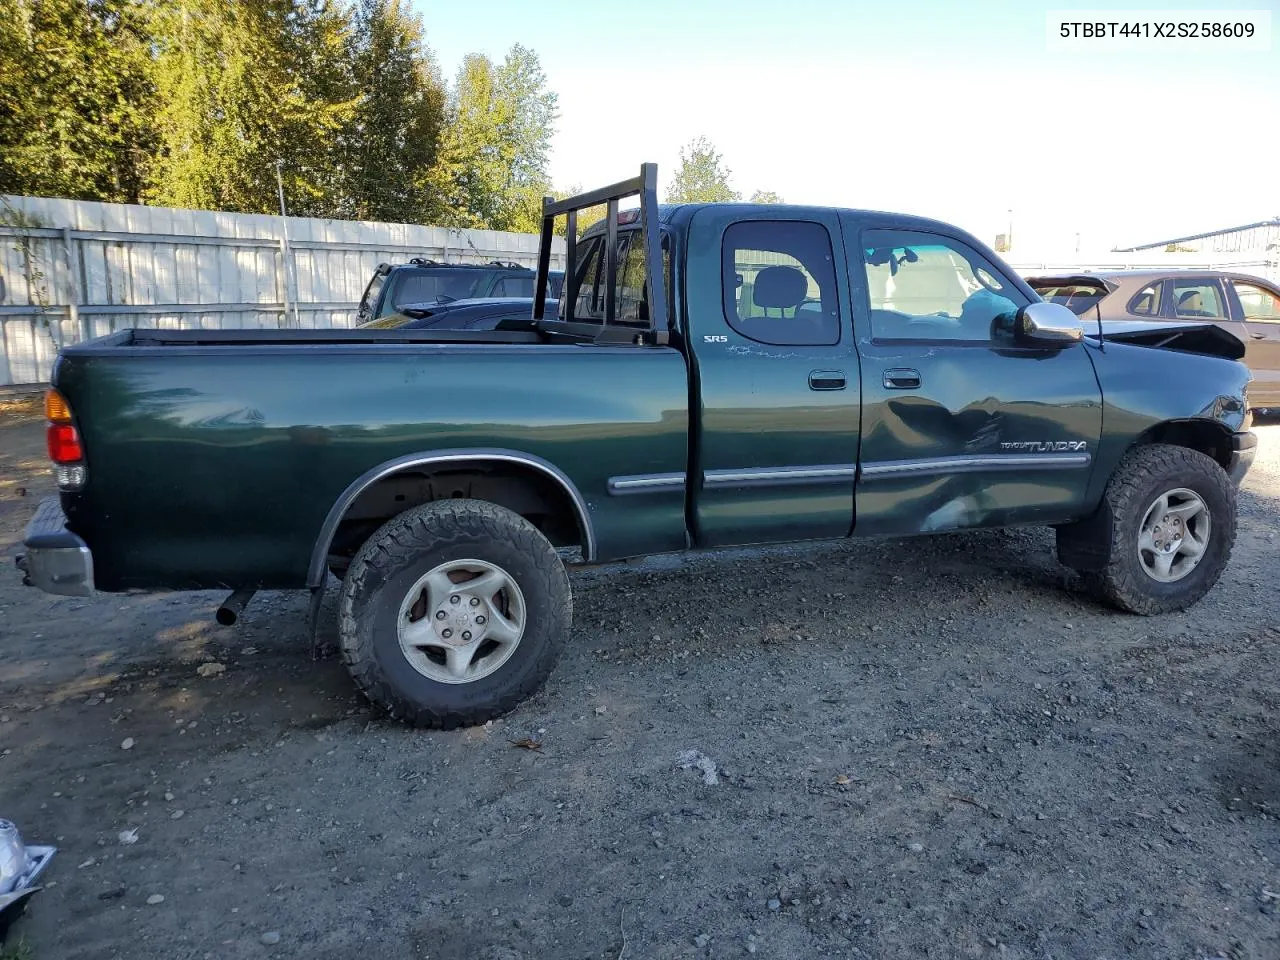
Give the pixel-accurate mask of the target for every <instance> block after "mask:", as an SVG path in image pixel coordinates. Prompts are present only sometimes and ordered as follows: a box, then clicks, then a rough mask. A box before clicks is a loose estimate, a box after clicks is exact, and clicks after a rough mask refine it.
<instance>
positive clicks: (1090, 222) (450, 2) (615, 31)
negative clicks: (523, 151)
mask: <svg viewBox="0 0 1280 960" xmlns="http://www.w3.org/2000/svg"><path fill="white" fill-rule="evenodd" d="M414 3H415V7H416V9H417V10H418V11H419V12H420V13H421V14H422V16H423V20H424V24H425V28H426V37H427V43H428V44H429V45H430V46H431V47H432V49H433V50H434V51H435V53H436V56H437V59H438V60H439V62H440V65H441V68H442V70H443V71H444V73H445V76H446V77H449V78H452V77H453V76H454V74H455V73H456V71H457V68H458V65H459V64H460V62H461V60H462V58H463V56H465V55H466V54H467V53H471V52H479V53H484V54H486V55H488V56H490V57H491V58H493V59H495V60H498V59H501V58H502V56H503V54H504V53H505V51H506V50H507V49H508V48H509V47H510V46H511V45H512V44H513V43H521V44H523V45H525V46H526V47H530V48H532V49H533V50H534V51H536V52H537V54H538V56H539V58H540V59H541V62H542V64H543V67H544V69H545V70H546V73H547V78H548V82H549V85H550V87H551V88H552V89H553V90H555V92H556V93H557V94H558V96H559V107H560V118H559V120H558V123H557V128H556V134H555V138H554V141H553V148H552V155H551V171H550V172H551V177H552V180H553V183H554V184H555V185H556V186H557V187H558V188H566V187H569V186H572V185H580V186H583V187H586V188H590V187H592V186H600V185H603V184H605V183H610V182H613V181H615V180H619V179H622V178H624V177H628V176H632V175H633V174H634V173H635V172H637V171H638V169H639V164H640V163H641V162H643V161H654V162H656V163H657V164H658V172H659V178H660V190H661V184H662V183H665V182H666V181H667V180H668V179H669V178H670V176H671V173H672V171H673V170H674V168H675V167H676V165H677V164H678V162H679V152H680V148H681V146H683V145H684V144H686V143H688V142H689V141H690V140H691V139H693V138H694V137H696V136H699V135H705V136H706V137H708V138H709V139H710V140H711V142H712V143H713V144H714V145H715V146H716V148H717V149H718V150H719V151H720V153H721V154H722V155H723V160H724V163H725V165H726V166H727V167H729V168H730V170H731V171H732V180H733V185H734V187H735V188H736V189H737V190H739V191H741V192H742V193H743V194H744V195H746V196H749V195H750V194H751V193H752V192H753V191H755V190H757V189H764V190H773V191H776V192H777V193H779V194H781V196H782V197H783V199H784V200H786V201H787V202H791V203H806V204H808V203H812V204H823V205H832V206H846V207H864V208H872V209H879V210H894V211H900V212H905V213H916V214H923V215H926V216H931V217H936V218H938V219H941V220H946V221H949V222H951V223H955V224H957V225H959V226H961V227H963V228H965V229H968V230H970V231H971V232H973V233H974V234H976V235H977V236H978V237H980V238H981V239H982V240H984V241H985V242H987V243H992V242H994V239H995V235H996V234H997V233H1000V232H1005V231H1007V230H1008V228H1009V225H1010V221H1012V226H1013V236H1014V248H1013V255H1017V254H1022V255H1026V256H1044V257H1049V256H1052V255H1060V254H1064V253H1069V252H1073V251H1074V250H1075V249H1076V248H1077V244H1078V245H1079V248H1080V250H1081V252H1082V253H1088V252H1090V251H1094V252H1097V251H1102V250H1108V249H1110V248H1112V247H1113V246H1117V245H1120V246H1132V245H1134V244H1138V243H1144V242H1153V241H1157V240H1163V239H1167V238H1170V237H1175V236H1182V235H1186V234H1192V233H1198V232H1202V231H1206V230H1212V229H1217V228H1221V227H1228V226H1234V225H1238V224H1242V223H1248V222H1253V221H1257V220H1263V219H1269V218H1271V217H1276V216H1280V0H1234V2H1233V0H1219V2H1218V3H1217V4H1214V3H1212V2H1204V0H1202V2H1200V3H1194V2H1190V3H1187V2H1182V3H1180V2H1178V0H1165V2H1158V3H1143V2H1142V0H1130V2H1127V3H1122V4H1110V5H1108V4H1107V3H1105V2H1094V3H1087V4H1075V5H1074V6H1075V7H1076V8H1078V9H1080V10H1099V9H1106V10H1108V11H1109V14H1110V15H1113V16H1114V14H1115V13H1116V12H1117V11H1121V10H1123V11H1135V10H1139V11H1140V10H1146V11H1150V13H1149V14H1148V15H1149V16H1150V15H1151V14H1156V13H1157V12H1158V11H1171V10H1191V11H1197V10H1198V11H1204V10H1206V9H1210V10H1213V11H1214V12H1216V13H1218V14H1221V13H1222V12H1223V11H1224V10H1227V9H1239V10H1265V11H1270V14H1271V18H1272V21H1273V34H1274V37H1273V39H1272V43H1271V48H1270V50H1264V51H1241V50H1239V49H1236V50H1225V51H1224V50H1221V49H1218V50H1214V49H1210V48H1209V46H1208V45H1207V44H1196V43H1194V42H1193V43H1189V44H1187V43H1184V44H1182V45H1181V46H1177V47H1176V48H1175V47H1174V46H1171V45H1166V44H1162V43H1159V42H1156V41H1148V42H1142V43H1137V44H1131V45H1129V46H1127V47H1125V48H1123V49H1121V50H1119V51H1115V52H1112V51H1105V52H1104V51H1100V50H1097V49H1096V48H1095V47H1094V45H1092V44H1086V43H1084V42H1080V43H1077V44H1067V43H1059V44H1052V45H1051V44H1050V43H1049V42H1048V41H1047V39H1046V38H1047V34H1048V31H1047V28H1046V13H1047V12H1048V11H1051V10H1062V9H1069V8H1071V7H1072V6H1073V5H1072V4H1070V3H1064V2H1058V3H1040V2H1035V0H1021V2H1008V0H969V2H965V0H951V2H946V0H915V2H904V3H896V4H895V3H891V2H885V0H880V2H874V3H872V2H866V0H735V2H723V0H684V2H677V0H641V2H619V0H578V2H569V0H539V2H536V3H531V2H523V3H521V2H514V0H484V2H480V3H458V2H457V0H414ZM1153 19H1159V17H1158V16H1157V17H1153ZM1010 211H1012V214H1011V213H1010ZM1077 235H1078V239H1077Z"/></svg>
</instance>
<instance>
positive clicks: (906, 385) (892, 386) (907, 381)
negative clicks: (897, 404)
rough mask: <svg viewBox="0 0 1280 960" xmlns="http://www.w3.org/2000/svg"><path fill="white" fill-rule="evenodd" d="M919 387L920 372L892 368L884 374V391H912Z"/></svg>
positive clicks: (908, 368)
mask: <svg viewBox="0 0 1280 960" xmlns="http://www.w3.org/2000/svg"><path fill="white" fill-rule="evenodd" d="M918 386H920V371H919V370H913V369H911V368H910V367H892V368H890V369H888V370H886V371H885V372H884V388H885V389H886V390H914V389H915V388H916V387H918Z"/></svg>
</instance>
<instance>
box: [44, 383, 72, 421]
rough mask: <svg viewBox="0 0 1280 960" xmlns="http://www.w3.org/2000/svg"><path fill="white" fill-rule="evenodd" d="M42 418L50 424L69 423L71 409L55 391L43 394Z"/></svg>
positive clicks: (47, 391)
mask: <svg viewBox="0 0 1280 960" xmlns="http://www.w3.org/2000/svg"><path fill="white" fill-rule="evenodd" d="M44 416H45V419H46V420H48V421H49V422H50V423H70V422H71V408H70V407H69V406H67V401H66V400H64V399H63V398H62V394H60V393H59V392H58V391H57V390H46V391H45V392H44Z"/></svg>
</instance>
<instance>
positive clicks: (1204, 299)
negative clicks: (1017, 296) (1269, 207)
mask: <svg viewBox="0 0 1280 960" xmlns="http://www.w3.org/2000/svg"><path fill="white" fill-rule="evenodd" d="M1027 283H1028V284H1029V285H1030V286H1031V287H1032V289H1034V290H1035V291H1036V293H1038V294H1040V296H1041V297H1043V298H1044V299H1045V300H1049V301H1051V302H1053V303H1061V304H1063V305H1065V306H1067V307H1069V308H1070V309H1071V310H1072V311H1074V312H1075V313H1076V314H1077V315H1078V316H1080V317H1083V318H1084V319H1085V320H1086V321H1087V320H1089V319H1090V318H1096V319H1100V320H1105V321H1108V322H1111V321H1124V320H1132V321H1147V322H1151V321H1164V322H1167V321H1170V320H1173V321H1178V320H1185V321H1190V322H1196V323H1205V322H1211V323H1216V324H1217V325H1218V326H1221V327H1224V328H1226V329H1228V330H1230V331H1231V332H1232V333H1234V334H1235V335H1236V336H1237V337H1239V338H1240V339H1241V340H1243V341H1244V343H1245V356H1244V361H1245V363H1246V364H1248V366H1249V369H1250V370H1251V371H1252V372H1253V382H1252V383H1250V384H1249V403H1250V406H1252V407H1253V409H1254V410H1257V411H1272V410H1274V411H1280V287H1278V286H1277V285H1276V284H1274V283H1271V282H1268V281H1266V280H1263V279H1261V278H1260V277H1255V276H1251V275H1249V274H1243V273H1227V272H1224V271H1220V270H1194V271H1193V270H1113V271H1096V272H1093V271H1090V272H1085V273H1071V274H1055V275H1044V276H1036V277H1028V278H1027Z"/></svg>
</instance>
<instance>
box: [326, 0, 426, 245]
mask: <svg viewBox="0 0 1280 960" xmlns="http://www.w3.org/2000/svg"><path fill="white" fill-rule="evenodd" d="M354 21H355V22H354V29H353V31H352V40H351V47H350V52H349V57H350V62H351V68H352V74H353V80H354V84H355V89H356V94H357V97H358V99H357V104H356V107H355V110H354V112H353V115H352V118H351V120H350V122H349V123H348V124H347V126H346V127H345V129H344V131H343V134H342V142H343V164H344V178H343V179H344V182H343V191H342V192H343V197H342V207H343V212H344V214H346V215H348V216H352V217H355V218H356V219H359V220H392V221H416V220H422V219H426V218H427V217H428V215H429V213H430V212H431V205H430V196H429V194H428V191H427V189H426V174H427V172H428V171H429V170H430V169H431V167H432V166H433V165H434V163H435V162H436V155H437V152H438V150H439V146H440V134H441V128H442V127H443V124H444V111H445V86H444V81H443V80H442V79H441V77H440V71H439V68H438V66H437V65H436V62H435V58H434V55H433V54H432V52H431V50H430V48H428V47H427V45H426V43H425V42H424V41H423V30H422V20H421V18H420V17H418V16H417V15H416V14H414V13H412V12H411V11H410V10H408V9H407V6H406V4H405V3H404V2H403V0H359V2H358V3H357V5H356V7H355V11H354Z"/></svg>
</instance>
